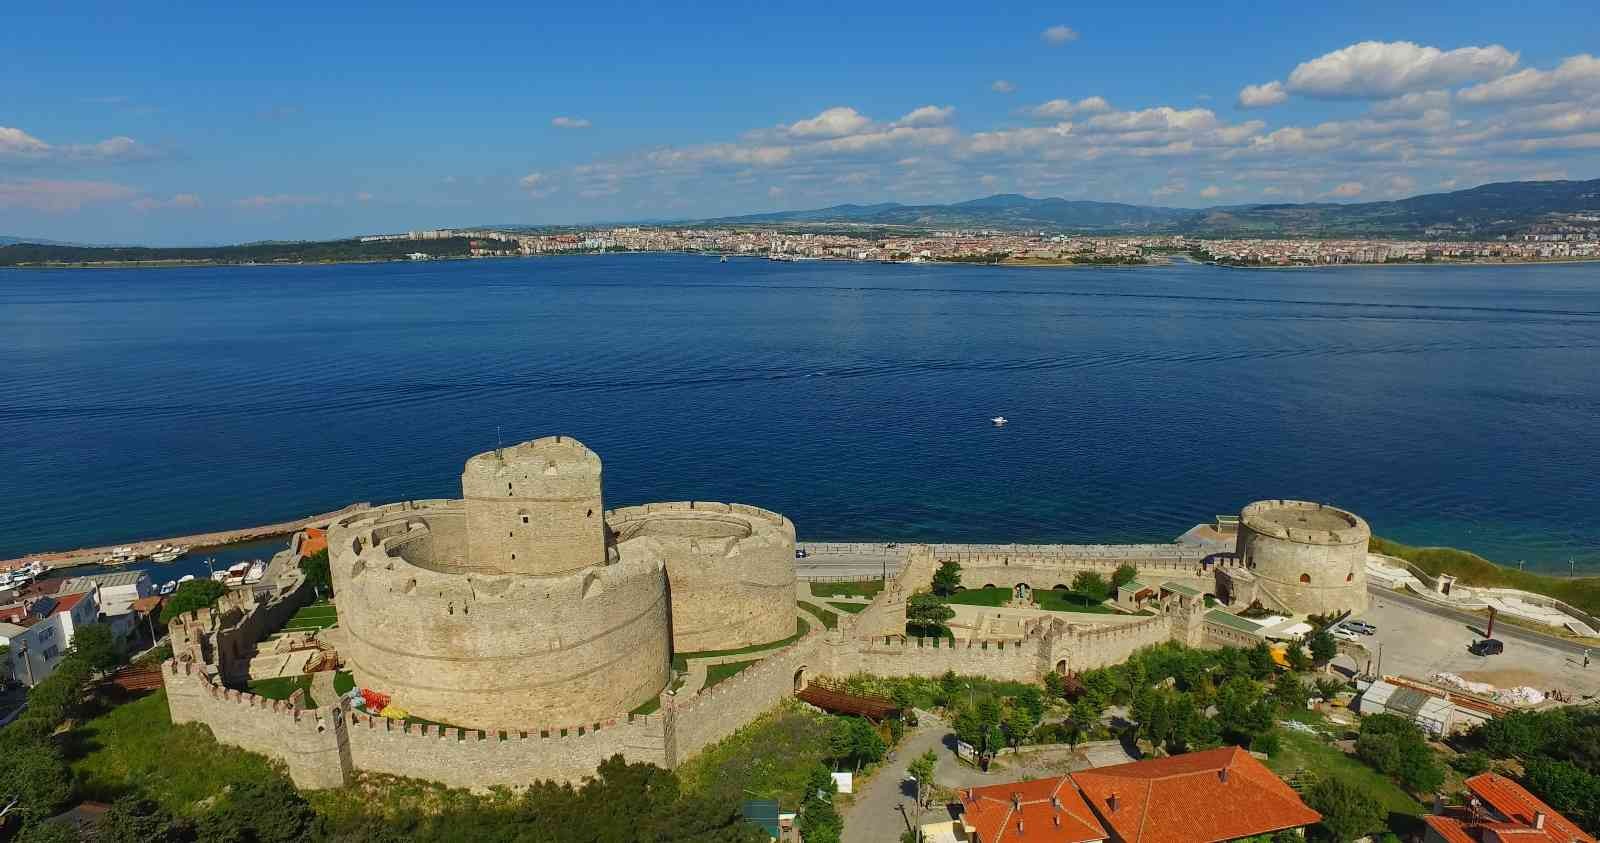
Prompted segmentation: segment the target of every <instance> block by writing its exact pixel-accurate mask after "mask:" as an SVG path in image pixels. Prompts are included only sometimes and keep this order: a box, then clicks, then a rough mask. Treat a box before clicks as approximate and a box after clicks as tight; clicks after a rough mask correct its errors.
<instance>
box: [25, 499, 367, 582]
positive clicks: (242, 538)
mask: <svg viewBox="0 0 1600 843" xmlns="http://www.w3.org/2000/svg"><path fill="white" fill-rule="evenodd" d="M369 506H371V504H366V503H353V504H350V505H349V506H347V507H345V508H344V509H341V510H338V511H337V512H325V513H323V514H321V515H312V516H309V517H306V518H301V519H299V520H296V521H284V522H282V523H278V524H267V525H265V526H261V527H246V528H244V529H240V530H223V531H221V532H216V533H197V534H195V535H192V536H178V537H176V538H169V539H142V540H140V541H129V542H123V543H122V544H121V545H106V546H104V547H85V548H80V549H78V550H61V551H51V552H48V553H30V554H28V555H27V556H19V557H17V558H16V559H0V571H6V570H10V569H12V568H20V567H22V566H23V565H25V564H27V563H28V562H31V561H33V560H35V559H37V560H39V561H40V562H43V563H44V565H45V567H46V568H51V569H54V568H71V567H73V566H74V565H87V564H91V563H94V562H99V561H100V560H102V559H104V558H106V557H107V556H109V555H111V551H112V549H113V548H115V547H120V546H123V545H126V546H128V547H131V548H133V549H134V551H135V552H137V553H149V552H150V551H152V550H155V549H156V547H157V546H159V545H162V544H179V545H185V546H187V547H189V548H190V549H192V550H199V549H201V548H206V547H219V546H221V545H225V544H235V543H237V542H246V541H253V540H255V539H266V538H272V537H273V536H283V535H288V534H289V533H294V532H298V531H300V530H303V529H305V528H306V527H316V526H326V525H327V524H328V522H330V521H332V520H333V519H335V518H338V517H339V516H341V515H344V514H346V513H350V512H355V511H357V510H361V509H366V508H368V507H369Z"/></svg>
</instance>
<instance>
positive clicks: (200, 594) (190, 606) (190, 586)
mask: <svg viewBox="0 0 1600 843" xmlns="http://www.w3.org/2000/svg"><path fill="white" fill-rule="evenodd" d="M226 593H228V588H227V586H224V585H223V584H222V583H219V582H217V581H216V580H190V581H188V582H186V583H184V584H183V585H180V586H178V590H177V591H174V592H173V593H172V596H171V597H168V598H167V603H166V605H165V606H163V607H162V608H161V622H162V623H172V620H173V618H176V617H178V616H179V615H181V614H183V613H185V612H192V611H194V610H195V609H203V608H205V607H207V606H210V605H212V604H214V603H216V602H217V600H218V599H220V598H221V597H222V595H224V594H226Z"/></svg>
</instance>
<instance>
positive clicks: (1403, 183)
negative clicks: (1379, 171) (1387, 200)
mask: <svg viewBox="0 0 1600 843" xmlns="http://www.w3.org/2000/svg"><path fill="white" fill-rule="evenodd" d="M1387 187H1388V190H1389V195H1390V196H1410V195H1411V194H1413V193H1415V192H1416V190H1417V180H1416V179H1414V178H1412V177H1410V176H1390V177H1389V183H1388V185H1387Z"/></svg>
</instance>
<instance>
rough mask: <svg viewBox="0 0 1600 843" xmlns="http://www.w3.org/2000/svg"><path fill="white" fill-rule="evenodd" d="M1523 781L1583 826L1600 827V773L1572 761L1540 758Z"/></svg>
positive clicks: (1528, 768)
mask: <svg viewBox="0 0 1600 843" xmlns="http://www.w3.org/2000/svg"><path fill="white" fill-rule="evenodd" d="M1522 783H1523V784H1524V785H1526V786H1527V788H1528V790H1530V791H1532V792H1533V794H1534V795H1535V796H1538V797H1539V798H1540V799H1543V800H1544V801H1545V802H1547V803H1549V805H1550V807H1552V808H1554V809H1556V810H1557V811H1560V812H1561V813H1562V814H1563V815H1565V816H1566V817H1567V819H1570V820H1572V821H1573V822H1575V823H1577V824H1578V825H1579V826H1580V827H1582V828H1597V827H1600V776H1595V775H1593V774H1591V773H1588V772H1585V771H1584V770H1583V769H1582V768H1580V767H1579V766H1578V765H1576V764H1573V763H1572V762H1571V761H1550V760H1547V759H1543V758H1536V759H1533V760H1531V761H1529V762H1528V764H1527V770H1526V772H1525V774H1524V776H1523V781H1522Z"/></svg>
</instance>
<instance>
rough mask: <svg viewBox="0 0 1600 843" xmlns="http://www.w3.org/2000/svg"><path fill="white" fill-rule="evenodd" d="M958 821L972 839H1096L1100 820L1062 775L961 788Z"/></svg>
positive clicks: (1101, 835)
mask: <svg viewBox="0 0 1600 843" xmlns="http://www.w3.org/2000/svg"><path fill="white" fill-rule="evenodd" d="M961 824H962V826H963V830H964V831H965V832H966V834H967V839H968V840H973V841H978V843H1097V841H1101V840H1105V839H1106V838H1107V837H1108V835H1107V834H1106V829H1105V826H1103V825H1101V824H1100V821H1099V820H1097V819H1095V816H1094V812H1093V811H1091V810H1089V806H1088V805H1087V804H1086V803H1085V802H1084V801H1083V797H1082V796H1081V795H1079V793H1078V789H1077V787H1075V786H1073V784H1072V782H1071V780H1070V779H1068V778H1067V777H1065V776H1062V777H1059V778H1053V779H1038V780H1036V781H1031V782H1015V783H1013V784H996V785H989V786H987V787H975V788H971V789H968V790H963V791H961Z"/></svg>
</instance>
